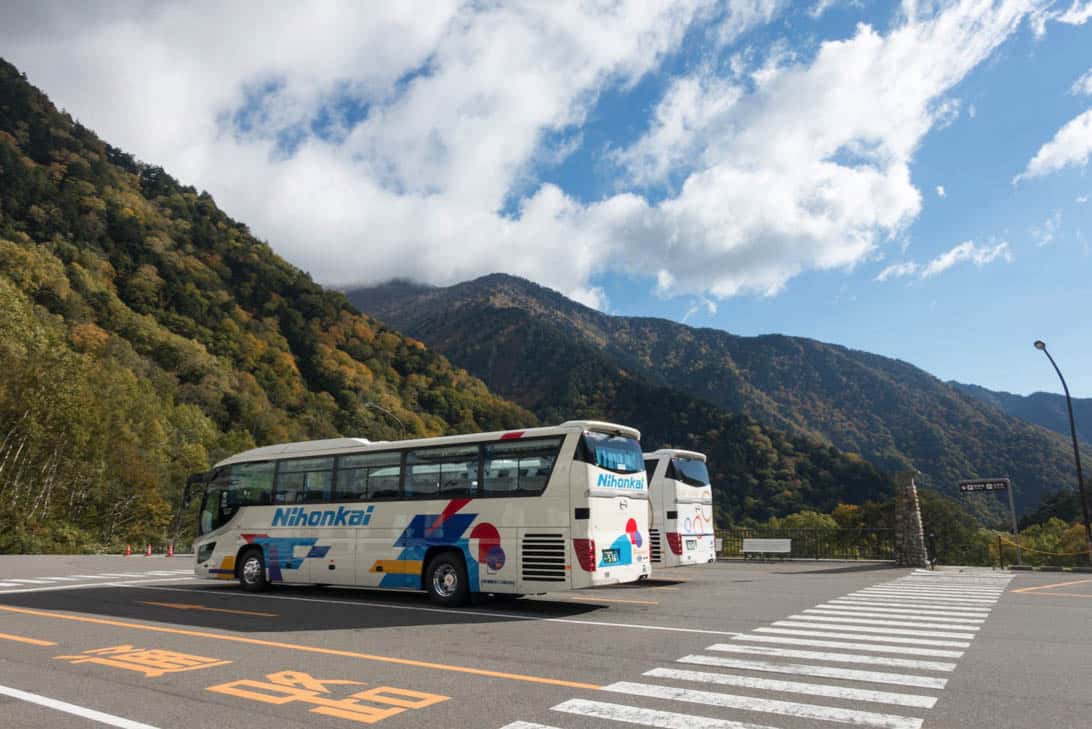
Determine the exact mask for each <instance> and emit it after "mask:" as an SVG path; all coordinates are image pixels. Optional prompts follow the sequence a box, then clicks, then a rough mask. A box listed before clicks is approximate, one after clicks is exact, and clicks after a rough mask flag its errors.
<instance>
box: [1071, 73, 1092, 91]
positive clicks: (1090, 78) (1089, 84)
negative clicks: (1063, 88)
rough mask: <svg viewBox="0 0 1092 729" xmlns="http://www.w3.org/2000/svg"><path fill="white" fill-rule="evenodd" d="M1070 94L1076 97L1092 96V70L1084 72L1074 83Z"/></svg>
mask: <svg viewBox="0 0 1092 729" xmlns="http://www.w3.org/2000/svg"><path fill="white" fill-rule="evenodd" d="M1069 93H1071V94H1073V95H1074V96H1078V95H1081V94H1083V95H1085V96H1092V68H1090V69H1088V70H1087V71H1085V72H1084V74H1083V75H1082V76H1081V77H1080V78H1079V79H1077V80H1076V81H1074V82H1073V87H1072V88H1071V89H1069Z"/></svg>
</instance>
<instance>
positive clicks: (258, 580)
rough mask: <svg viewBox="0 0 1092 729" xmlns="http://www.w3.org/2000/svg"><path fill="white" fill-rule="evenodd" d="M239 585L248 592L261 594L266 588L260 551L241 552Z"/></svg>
mask: <svg viewBox="0 0 1092 729" xmlns="http://www.w3.org/2000/svg"><path fill="white" fill-rule="evenodd" d="M239 584H240V585H242V587H243V589H244V590H246V591H248V592H261V591H262V590H264V589H265V588H266V587H267V586H268V584H269V582H268V581H267V580H266V579H265V559H263V558H262V550H260V549H248V550H247V551H245V552H243V554H242V556H241V557H240V558H239Z"/></svg>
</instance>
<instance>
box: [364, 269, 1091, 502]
mask: <svg viewBox="0 0 1092 729" xmlns="http://www.w3.org/2000/svg"><path fill="white" fill-rule="evenodd" d="M348 296H349V299H350V301H354V302H357V303H358V305H360V306H361V307H362V308H363V309H364V310H366V311H368V313H370V314H372V315H374V316H376V317H377V318H379V319H381V320H383V321H386V322H388V323H390V324H391V325H392V326H395V327H397V328H398V329H399V330H401V331H405V332H406V333H408V334H410V335H411V336H414V337H417V338H420V339H421V340H423V341H425V342H426V343H427V344H428V345H429V346H430V347H433V348H434V349H436V350H438V351H440V352H443V353H444V354H446V355H447V356H448V357H449V358H450V359H451V360H452V361H453V362H455V363H457V364H459V365H461V366H463V367H466V368H467V369H468V370H469V371H471V372H473V373H474V374H475V375H477V376H479V377H481V378H482V379H483V380H485V382H486V383H488V385H489V386H490V387H491V388H492V389H493V390H494V391H496V392H498V393H501V394H503V395H506V396H508V397H510V398H512V399H514V400H515V401H516V402H519V403H520V404H521V405H523V406H525V407H527V408H529V409H532V410H534V411H535V412H536V413H539V414H540V415H542V414H544V413H550V412H551V403H555V402H565V403H567V402H577V403H580V402H582V401H584V400H586V399H587V398H588V397H589V393H594V392H595V388H596V387H597V386H598V385H597V384H595V383H594V381H592V382H589V379H588V377H587V375H585V374H584V372H585V370H587V369H588V368H593V369H594V371H596V372H607V373H610V372H613V373H615V374H616V376H617V377H619V378H622V379H625V378H630V379H639V380H640V381H642V382H645V383H648V384H650V385H658V386H660V387H664V388H668V389H669V390H670V391H672V392H675V393H677V394H678V396H679V397H685V398H687V399H688V400H687V401H688V402H689V401H690V400H694V401H698V402H704V403H709V404H711V405H713V406H715V407H716V408H718V409H720V410H721V411H723V412H727V413H740V414H743V415H746V416H749V417H751V418H753V419H755V420H756V421H758V422H759V423H762V424H763V425H765V426H768V427H772V428H776V429H778V430H785V431H788V432H790V433H792V434H794V435H795V436H798V437H803V438H805V439H809V442H810V441H816V440H817V441H819V442H823V443H827V444H829V445H832V446H834V447H836V448H838V449H840V450H841V451H847V452H850V453H859V454H860V455H861V456H862V457H863V458H864V459H867V460H868V461H869V462H871V463H873V464H875V465H876V466H878V467H879V468H880V469H883V470H884V471H887V472H895V471H899V470H903V469H907V468H915V469H917V470H919V471H921V472H922V474H923V477H922V479H921V482H922V483H923V485H925V486H929V487H932V488H935V489H938V490H940V491H945V492H948V493H955V492H956V482H957V481H958V480H959V479H962V478H975V477H987V476H994V475H1008V476H1010V477H1011V478H1012V479H1013V482H1014V485H1015V488H1016V489H1017V497H1018V499H1017V500H1018V503H1019V504H1020V506H1021V508H1027V507H1030V506H1032V505H1034V504H1035V503H1037V502H1038V501H1039V498H1040V496H1041V494H1042V493H1044V492H1048V491H1053V490H1055V489H1056V488H1058V486H1059V485H1061V484H1067V483H1069V482H1070V480H1071V475H1070V468H1071V467H1070V465H1069V464H1070V460H1071V455H1069V454H1068V452H1067V450H1066V444H1065V441H1064V440H1063V439H1062V438H1060V437H1058V436H1057V435H1056V434H1054V433H1049V432H1047V431H1044V430H1042V429H1040V428H1037V427H1035V426H1032V425H1029V424H1027V423H1024V422H1023V421H1021V420H1019V419H1017V418H1013V417H1011V416H1007V415H1005V414H1004V413H1001V412H998V411H997V410H996V409H995V408H993V407H990V406H988V405H985V404H984V403H982V402H980V401H978V400H976V399H974V398H972V397H969V396H967V395H964V394H963V393H961V392H959V391H958V390H957V389H955V388H953V387H951V386H949V385H947V384H945V383H944V382H942V381H941V380H939V379H937V378H936V377H933V376H932V375H930V374H928V373H927V372H924V371H922V370H920V369H918V368H916V367H914V366H913V365H910V364H908V363H906V362H902V361H899V360H895V359H890V358H887V357H882V356H879V355H875V354H869V353H867V352H860V351H855V350H851V349H847V348H845V347H841V346H837V345H832V344H826V343H823V342H818V341H815V340H812V339H805V338H801V337H789V336H782V335H767V336H759V337H741V336H735V335H732V334H729V333H727V332H724V331H720V330H714V329H697V328H693V327H688V326H685V325H682V324H677V323H675V322H671V321H666V320H663V319H652V318H640V317H622V316H608V315H606V314H603V313H601V312H598V311H595V310H593V309H590V308H587V307H585V306H581V305H579V304H577V303H575V302H573V301H570V300H568V299H566V298H565V297H564V296H562V295H561V294H559V293H557V292H555V291H551V290H549V289H546V288H544V287H541V286H538V285H536V284H533V283H531V282H528V281H525V280H522V279H519V278H515V277H512V276H507V275H502V274H493V275H490V276H485V277H483V278H480V279H477V280H474V281H469V282H466V283H462V284H457V285H455V286H451V287H447V288H424V287H416V286H412V285H407V284H404V283H403V284H390V285H388V287H387V288H386V289H385V290H376V289H365V290H358V291H351V292H348ZM593 355H594V356H593ZM669 409H670V405H667V406H666V407H665V410H669ZM659 414H664V413H659Z"/></svg>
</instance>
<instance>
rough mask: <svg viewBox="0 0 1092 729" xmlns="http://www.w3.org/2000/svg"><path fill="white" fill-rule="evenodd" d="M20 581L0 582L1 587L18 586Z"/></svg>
mask: <svg viewBox="0 0 1092 729" xmlns="http://www.w3.org/2000/svg"><path fill="white" fill-rule="evenodd" d="M18 586H19V583H18V582H0V587H18Z"/></svg>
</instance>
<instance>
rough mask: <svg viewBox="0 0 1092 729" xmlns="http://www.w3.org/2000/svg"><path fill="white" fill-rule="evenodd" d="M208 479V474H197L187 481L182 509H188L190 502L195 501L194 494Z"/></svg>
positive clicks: (183, 492)
mask: <svg viewBox="0 0 1092 729" xmlns="http://www.w3.org/2000/svg"><path fill="white" fill-rule="evenodd" d="M207 477H208V474H207V473H195V474H193V475H192V476H190V477H189V478H187V479H186V488H184V489H182V508H183V509H188V508H189V506H190V502H191V501H193V492H194V490H195V488H196V487H199V486H201V485H203V484H204V483H205V479H206V478H207Z"/></svg>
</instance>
